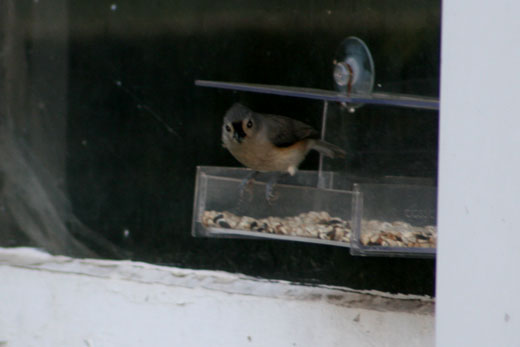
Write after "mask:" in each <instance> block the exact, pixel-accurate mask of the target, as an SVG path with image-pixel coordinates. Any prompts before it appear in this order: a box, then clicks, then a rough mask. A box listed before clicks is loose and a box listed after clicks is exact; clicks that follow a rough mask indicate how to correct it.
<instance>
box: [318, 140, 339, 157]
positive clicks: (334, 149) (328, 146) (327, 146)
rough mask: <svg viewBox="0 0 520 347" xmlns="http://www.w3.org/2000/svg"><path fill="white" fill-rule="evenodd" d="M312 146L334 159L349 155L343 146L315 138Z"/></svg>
mask: <svg viewBox="0 0 520 347" xmlns="http://www.w3.org/2000/svg"><path fill="white" fill-rule="evenodd" d="M310 148H311V149H314V150H317V151H318V152H320V153H321V154H323V155H325V156H327V157H329V158H333V159H334V158H345V156H346V155H347V152H345V151H344V150H343V149H342V148H340V147H338V146H336V145H333V144H332V143H328V142H326V141H323V140H314V141H313V142H312V144H311V146H310Z"/></svg>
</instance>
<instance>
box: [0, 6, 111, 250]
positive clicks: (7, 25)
mask: <svg viewBox="0 0 520 347" xmlns="http://www.w3.org/2000/svg"><path fill="white" fill-rule="evenodd" d="M63 5H64V7H62V8H61V9H60V8H58V9H56V10H57V11H58V12H59V11H66V2H63ZM29 11H30V10H29ZM54 12H55V11H53V12H49V13H51V14H52V13H54ZM54 14H55V13H54ZM31 15H32V16H33V17H32V20H33V23H32V24H33V25H32V29H31V26H28V25H27V23H26V22H24V20H22V19H21V18H27V17H28V16H29V18H31V17H30V16H31ZM58 17H60V16H58ZM64 17H65V18H66V16H64ZM0 20H1V21H0V64H1V65H0V246H32V247H37V248H42V249H44V250H46V251H48V252H51V253H54V254H65V255H70V256H76V257H98V256H104V257H121V250H120V249H118V248H117V247H116V246H114V245H113V244H111V243H110V242H109V241H108V240H106V239H105V238H104V237H102V235H99V234H98V233H96V232H95V231H93V230H91V229H89V228H88V227H87V226H86V225H84V224H83V223H81V221H79V220H78V218H77V217H76V216H75V214H74V213H73V209H72V207H71V204H70V200H69V197H68V195H67V192H66V188H65V187H66V184H65V183H66V172H65V167H66V165H65V163H64V161H65V160H66V155H65V153H66V146H67V143H66V140H65V139H66V136H65V132H66V126H65V125H66V117H67V113H66V84H67V63H66V54H67V51H66V49H67V47H66V40H67V38H66V37H57V38H56V40H57V41H56V42H58V44H57V45H54V46H53V47H57V53H62V55H63V56H64V57H65V58H64V59H63V60H61V61H59V60H58V61H57V62H56V63H53V61H54V58H52V59H53V60H45V59H43V60H42V59H41V56H38V55H37V54H36V58H34V55H33V57H31V56H30V54H29V53H28V50H27V46H28V44H27V42H30V41H31V39H32V38H33V37H34V35H35V32H36V31H37V29H38V25H39V24H38V21H39V20H40V21H41V20H45V21H47V19H41V16H40V14H35V13H34V12H32V13H30V12H29V13H28V10H27V8H26V7H23V6H22V5H21V4H20V3H19V2H17V1H15V0H0ZM54 25H57V26H59V25H62V28H63V29H64V30H63V33H64V34H63V35H66V32H67V30H66V25H67V23H66V22H63V23H61V24H60V23H59V21H55V23H54ZM31 30H32V31H31ZM36 34H37V33H36ZM31 35H33V36H31ZM60 42H61V43H63V44H60ZM33 44H34V43H33ZM44 48H45V47H44ZM33 49H35V48H34V47H33ZM53 49H54V48H53ZM49 56H52V55H49ZM35 59H39V60H38V61H36V62H35ZM53 64H55V65H53ZM38 85H39V86H38ZM39 91H41V93H40V94H45V93H46V92H47V91H49V92H47V93H48V94H47V95H39V94H38V93H39ZM51 93H52V94H51ZM49 95H50V97H49ZM46 105H50V106H48V107H46ZM55 105H58V107H55ZM45 107H46V108H45ZM41 108H45V112H38V109H41ZM56 163H58V165H56Z"/></svg>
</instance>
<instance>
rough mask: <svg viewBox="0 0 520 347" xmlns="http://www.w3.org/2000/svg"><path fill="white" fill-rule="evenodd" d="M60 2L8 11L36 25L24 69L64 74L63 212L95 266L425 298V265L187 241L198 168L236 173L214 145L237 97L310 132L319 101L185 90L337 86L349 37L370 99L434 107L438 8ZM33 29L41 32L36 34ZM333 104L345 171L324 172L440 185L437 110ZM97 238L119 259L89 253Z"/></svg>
mask: <svg viewBox="0 0 520 347" xmlns="http://www.w3.org/2000/svg"><path fill="white" fill-rule="evenodd" d="M51 3H52V1H51ZM56 3H58V4H59V6H58V7H59V8H53V5H48V4H47V5H46V4H43V2H42V3H38V2H23V6H22V5H18V6H19V9H18V11H19V13H20V18H21V22H22V23H24V24H23V25H25V26H26V27H31V26H32V28H33V29H32V31H31V32H32V36H27V38H26V41H25V51H26V54H27V56H28V57H29V63H28V65H29V66H28V70H29V72H30V71H31V66H33V65H34V64H36V63H35V62H38V61H41V59H45V60H46V61H50V63H49V64H50V65H49V66H51V65H52V64H53V62H55V60H56V59H58V60H60V61H62V62H63V63H62V65H61V66H63V65H64V66H65V68H64V69H62V70H63V71H65V72H64V73H63V74H64V76H65V79H64V81H63V83H62V86H61V88H62V89H63V90H64V91H65V92H64V93H63V95H64V96H63V98H64V100H65V105H66V112H67V113H66V114H67V116H66V124H65V131H64V133H65V142H64V143H65V158H64V159H63V162H64V163H65V164H64V165H65V167H64V172H65V174H64V177H65V178H64V183H63V187H64V189H65V190H66V191H67V192H68V197H69V198H70V201H71V206H72V212H73V213H74V215H75V216H76V217H77V218H78V219H79V221H81V223H83V224H84V225H85V226H87V227H88V228H89V229H91V230H93V231H94V232H95V233H96V235H98V236H100V239H101V241H99V240H98V241H97V242H92V240H88V239H85V240H83V241H84V242H85V243H86V244H87V245H88V246H90V247H93V248H94V249H95V250H96V251H97V252H98V255H99V256H102V257H114V258H116V257H123V258H131V259H134V260H141V261H148V262H152V263H157V264H167V265H175V266H181V267H190V268H201V269H218V270H225V271H231V272H240V273H245V274H248V275H253V276H262V277H266V278H272V279H286V280H291V281H296V282H303V283H320V284H331V285H342V286H347V287H351V288H356V289H377V290H383V291H390V292H402V293H415V294H429V295H434V274H435V268H434V267H435V262H434V260H431V259H430V260H424V259H399V258H363V257H352V256H350V255H349V254H348V250H347V249H344V248H334V247H328V246H319V245H310V244H302V243H296V242H295V243H293V242H279V241H266V240H239V239H200V238H193V237H191V235H190V228H191V217H192V205H193V193H194V181H195V167H196V166H197V165H216V166H239V165H240V164H239V163H238V162H236V161H235V160H234V159H233V158H232V157H231V155H230V154H229V153H228V152H227V151H226V150H224V149H223V148H222V147H221V145H220V143H221V142H220V132H221V130H220V129H221V120H222V116H223V114H224V112H225V111H226V109H227V108H229V107H230V106H231V104H232V103H233V102H235V101H241V102H243V103H245V104H247V105H249V106H250V107H251V108H253V109H254V110H255V111H258V112H266V113H267V112H268V113H275V114H282V115H287V116H291V117H294V118H297V119H300V120H302V121H304V122H307V123H309V124H312V125H313V126H315V127H316V128H320V126H321V111H322V104H321V103H320V102H319V101H312V100H304V99H295V98H289V97H279V96H269V95H261V94H252V93H241V92H233V91H226V90H217V89H210V88H202V87H196V86H194V80H195V79H208V80H219V81H235V82H250V83H264V84H277V85H287V86H299V87H311V88H322V89H332V88H333V81H332V60H333V57H334V55H335V53H336V49H337V48H338V46H339V44H340V43H341V41H342V40H343V39H344V38H346V37H348V36H352V35H353V36H357V37H360V38H361V39H363V40H364V41H365V43H366V44H367V45H368V47H369V48H370V50H371V52H372V55H373V58H374V63H375V67H376V88H375V89H376V90H381V91H392V92H401V93H410V94H418V95H429V96H438V89H439V56H440V51H439V49H440V48H439V47H440V2H438V1H425V0H422V1H415V0H414V1H393V2H389V1H384V0H377V1H376V0H373V1H359V0H356V1H342V2H339V1H260V0H258V1H247V2H246V1H238V0H237V1H229V0H227V1H200V0H192V1H171V0H155V1H151V0H135V1H119V2H118V1H115V0H114V1H100V0H98V1H91V0H88V1H87V0H82V1H79V0H75V1H56ZM38 6H39V7H38ZM45 6H47V7H45ZM34 22H38V23H40V24H41V28H40V29H41V30H36V31H35V30H34V25H33V24H34ZM55 23H58V24H59V25H58V24H55ZM60 23H61V24H60ZM38 52H44V53H45V54H42V53H38ZM53 52H54V53H53ZM38 54H40V55H41V56H42V57H41V58H39V60H38V59H34V56H35V55H38ZM31 57H32V58H31ZM51 80H52V79H51ZM47 88H50V89H51V91H52V89H53V86H52V85H48V87H47ZM329 109H330V115H331V116H330V119H329V123H328V127H330V129H331V130H330V131H329V130H328V134H329V136H328V138H329V139H331V141H334V142H336V143H338V144H341V145H343V146H345V148H346V149H347V150H348V152H349V156H348V158H347V162H346V163H345V164H341V166H340V167H337V164H334V163H332V164H330V165H329V166H330V167H329V168H335V169H341V170H346V172H348V173H352V174H357V175H366V176H373V175H376V176H377V175H397V176H412V177H429V178H433V179H435V178H436V172H437V141H438V114H437V112H434V111H420V110H411V109H403V108H392V107H380V106H368V105H367V106H364V107H363V108H361V109H359V110H358V111H356V112H355V113H353V114H350V113H348V112H346V111H345V110H344V109H342V108H341V107H339V106H338V105H336V104H331V105H330V107H329ZM331 122H334V123H336V122H337V124H333V125H332V124H331ZM317 162H318V156H317V155H315V154H312V155H309V157H308V159H307V160H306V161H305V162H304V164H303V165H302V168H304V169H316V168H317ZM335 165H336V166H335ZM76 237H78V238H79V239H81V234H78V235H76ZM102 240H107V241H108V242H110V243H113V244H115V245H116V246H118V247H120V249H119V252H117V253H112V252H110V251H109V250H107V249H106V248H104V247H102V246H99V245H100V244H103V243H104V241H102Z"/></svg>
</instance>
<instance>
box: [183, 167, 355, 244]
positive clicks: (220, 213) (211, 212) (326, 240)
mask: <svg viewBox="0 0 520 347" xmlns="http://www.w3.org/2000/svg"><path fill="white" fill-rule="evenodd" d="M250 172H251V171H250V170H248V169H236V168H221V167H197V178H196V188H195V201H194V209H193V211H194V212H193V224H192V235H193V236H204V237H245V238H264V239H276V240H291V241H301V242H309V243H318V244H327V245H335V246H342V247H349V246H350V238H351V234H352V233H351V230H352V229H351V225H352V218H351V217H352V207H353V206H352V204H353V197H354V196H355V195H356V193H353V192H351V191H344V190H334V189H329V188H330V187H332V186H333V177H334V175H333V174H332V173H331V172H324V173H321V175H320V174H318V172H317V171H298V172H297V174H296V175H295V176H292V177H291V176H283V177H282V178H281V179H280V180H279V182H278V183H277V184H276V186H275V188H274V193H275V195H276V199H275V200H274V201H272V202H268V201H267V200H266V198H265V186H266V183H265V181H267V180H268V179H269V175H268V174H266V175H264V177H262V175H261V176H259V177H258V179H256V180H255V181H254V183H253V184H252V185H251V186H250V189H249V190H248V191H245V192H244V194H243V195H242V197H241V195H240V184H241V183H242V181H243V180H244V178H246V177H247V176H248V174H249V173H250ZM318 182H321V187H324V188H319V189H318V188H316V187H317V186H318Z"/></svg>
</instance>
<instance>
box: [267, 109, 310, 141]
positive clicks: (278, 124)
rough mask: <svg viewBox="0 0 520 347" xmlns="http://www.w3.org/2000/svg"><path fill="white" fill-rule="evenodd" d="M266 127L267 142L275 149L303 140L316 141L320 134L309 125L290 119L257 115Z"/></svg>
mask: <svg viewBox="0 0 520 347" xmlns="http://www.w3.org/2000/svg"><path fill="white" fill-rule="evenodd" d="M259 116H261V117H262V118H263V123H264V126H266V127H267V129H268V131H267V136H268V137H269V140H270V141H271V142H272V143H273V144H274V145H275V146H277V147H289V146H291V145H293V144H294V143H295V142H298V141H301V140H305V139H318V138H319V137H320V134H319V133H318V131H316V130H315V129H314V128H312V127H311V126H310V125H307V124H305V123H302V122H300V121H297V120H295V119H292V118H288V117H284V116H275V115H270V114H262V115H259Z"/></svg>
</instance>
